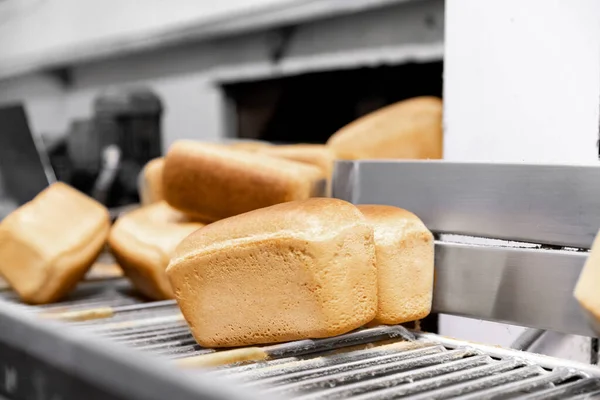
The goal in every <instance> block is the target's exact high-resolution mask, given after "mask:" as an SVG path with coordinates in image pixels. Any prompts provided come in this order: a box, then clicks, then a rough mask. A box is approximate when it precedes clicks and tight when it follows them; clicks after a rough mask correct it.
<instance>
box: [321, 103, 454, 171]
mask: <svg viewBox="0 0 600 400" xmlns="http://www.w3.org/2000/svg"><path fill="white" fill-rule="evenodd" d="M442 111H443V106H442V100H441V99H439V98H437V97H428V96H424V97H415V98H412V99H408V100H404V101H400V102H397V103H394V104H391V105H389V106H386V107H383V108H380V109H379V110H377V111H374V112H372V113H370V114H367V115H365V116H363V117H361V118H358V119H357V120H355V121H353V122H351V123H350V124H348V125H346V126H344V127H343V128H341V129H340V130H338V131H337V132H335V133H334V134H333V135H332V136H331V137H330V138H329V140H328V141H327V145H328V146H329V147H330V148H331V149H332V150H333V151H334V152H335V153H336V157H338V158H340V159H364V158H409V159H410V158H412V159H428V158H430V159H439V158H442V149H443V143H442V142H443V136H442Z"/></svg>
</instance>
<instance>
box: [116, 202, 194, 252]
mask: <svg viewBox="0 0 600 400" xmlns="http://www.w3.org/2000/svg"><path fill="white" fill-rule="evenodd" d="M202 226H204V224H202V223H199V222H194V221H192V219H190V218H189V217H188V216H186V215H185V214H183V213H181V212H179V211H177V210H175V209H173V208H172V207H171V206H169V205H168V204H167V203H166V202H164V201H161V202H158V203H154V204H151V205H149V206H145V207H141V208H138V209H136V210H133V211H130V212H128V213H127V214H125V215H124V216H123V217H120V218H119V219H118V220H117V222H116V223H115V225H114V227H115V228H118V229H114V228H113V229H112V231H111V237H110V241H111V245H115V244H116V243H115V241H118V240H121V233H122V232H127V233H128V234H129V235H131V237H133V238H136V240H137V241H138V242H139V241H140V238H143V239H142V240H141V241H142V242H144V243H145V244H150V245H153V246H155V247H157V248H159V249H160V250H162V251H163V252H164V253H165V254H170V253H171V252H172V251H173V249H174V248H175V247H176V246H177V244H178V243H179V242H180V241H181V239H182V238H183V237H185V236H186V235H188V234H189V233H190V232H193V230H195V229H199V228H201V227H202Z"/></svg>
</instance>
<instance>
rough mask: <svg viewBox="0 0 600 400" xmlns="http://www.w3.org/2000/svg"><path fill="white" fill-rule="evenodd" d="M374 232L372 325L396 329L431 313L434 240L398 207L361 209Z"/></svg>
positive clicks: (414, 217)
mask: <svg viewBox="0 0 600 400" xmlns="http://www.w3.org/2000/svg"><path fill="white" fill-rule="evenodd" d="M358 209H359V210H360V211H361V212H362V213H363V215H364V216H365V217H366V218H367V221H369V223H370V224H371V226H372V227H373V229H374V231H375V249H376V255H377V257H376V259H377V261H376V265H377V274H378V280H379V286H378V297H379V304H378V307H377V315H376V316H375V319H374V321H373V323H374V324H388V325H396V324H401V323H404V322H409V321H415V320H418V319H422V318H425V317H426V316H427V315H428V314H429V313H430V311H431V299H432V295H433V273H434V267H433V263H434V240H433V235H432V234H431V232H430V231H429V230H428V229H427V228H426V227H425V225H424V224H423V222H421V220H420V219H419V218H418V217H417V216H416V215H414V214H413V213H411V212H408V211H406V210H403V209H401V208H398V207H391V206H379V205H360V206H358Z"/></svg>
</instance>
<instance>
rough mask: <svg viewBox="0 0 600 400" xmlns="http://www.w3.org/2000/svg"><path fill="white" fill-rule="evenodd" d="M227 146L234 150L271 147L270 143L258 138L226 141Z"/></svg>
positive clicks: (255, 149) (253, 149)
mask: <svg viewBox="0 0 600 400" xmlns="http://www.w3.org/2000/svg"><path fill="white" fill-rule="evenodd" d="M228 146H229V147H231V148H234V149H236V150H246V151H257V150H260V149H263V148H266V147H271V143H269V142H263V141H260V140H244V141H237V142H231V143H228Z"/></svg>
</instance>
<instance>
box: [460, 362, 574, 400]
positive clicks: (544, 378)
mask: <svg viewBox="0 0 600 400" xmlns="http://www.w3.org/2000/svg"><path fill="white" fill-rule="evenodd" d="M572 375H573V374H572V373H571V372H570V371H569V370H567V369H564V368H557V369H556V370H554V371H551V372H547V373H545V374H542V375H540V376H535V377H532V378H529V379H523V380H519V381H516V382H511V383H507V384H503V385H499V386H494V387H492V388H486V389H484V390H481V391H477V392H474V393H471V394H469V395H467V396H461V397H460V399H462V400H469V399H471V400H477V399H492V398H494V397H498V396H500V395H504V396H505V395H507V394H515V393H518V392H528V391H531V390H532V389H535V388H539V387H541V386H543V387H546V388H547V387H551V385H550V384H551V383H559V382H561V381H564V380H566V379H568V378H570V377H571V376H572ZM488 379H489V378H488Z"/></svg>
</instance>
